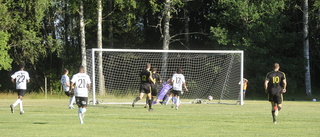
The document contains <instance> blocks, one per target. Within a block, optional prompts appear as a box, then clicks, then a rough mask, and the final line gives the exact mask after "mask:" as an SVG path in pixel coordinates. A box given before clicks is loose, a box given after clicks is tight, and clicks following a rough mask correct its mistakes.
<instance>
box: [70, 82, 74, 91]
mask: <svg viewBox="0 0 320 137" xmlns="http://www.w3.org/2000/svg"><path fill="white" fill-rule="evenodd" d="M73 85H74V83H73V82H71V84H70V90H72V89H74V86H73Z"/></svg>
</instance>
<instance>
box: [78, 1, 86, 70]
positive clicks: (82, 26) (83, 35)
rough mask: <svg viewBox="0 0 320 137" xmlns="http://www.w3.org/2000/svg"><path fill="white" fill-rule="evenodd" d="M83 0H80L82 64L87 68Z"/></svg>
mask: <svg viewBox="0 0 320 137" xmlns="http://www.w3.org/2000/svg"><path fill="white" fill-rule="evenodd" d="M83 14H84V11H83V0H80V11H79V15H80V40H81V42H80V44H81V56H82V60H81V62H82V63H81V64H82V66H83V67H84V68H85V72H86V70H87V55H86V35H85V22H84V15H83Z"/></svg>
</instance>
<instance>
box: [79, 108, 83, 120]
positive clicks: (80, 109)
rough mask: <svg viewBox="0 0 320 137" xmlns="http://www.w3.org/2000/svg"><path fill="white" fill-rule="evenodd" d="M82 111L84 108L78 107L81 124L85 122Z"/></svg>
mask: <svg viewBox="0 0 320 137" xmlns="http://www.w3.org/2000/svg"><path fill="white" fill-rule="evenodd" d="M81 112H82V108H79V109H78V116H79V120H80V124H83V119H82V116H83V115H82V113H81Z"/></svg>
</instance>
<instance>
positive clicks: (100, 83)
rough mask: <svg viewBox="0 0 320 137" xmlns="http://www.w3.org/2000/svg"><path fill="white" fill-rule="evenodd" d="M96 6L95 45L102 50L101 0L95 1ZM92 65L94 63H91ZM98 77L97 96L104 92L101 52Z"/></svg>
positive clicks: (100, 53)
mask: <svg viewBox="0 0 320 137" xmlns="http://www.w3.org/2000/svg"><path fill="white" fill-rule="evenodd" d="M97 2H98V3H97V6H98V22H97V23H98V24H97V27H98V29H97V43H98V48H99V49H102V0H98V1H97ZM93 63H94V62H93ZM98 71H99V72H98V75H99V94H100V95H105V90H104V85H105V84H104V76H103V66H102V52H99V53H98Z"/></svg>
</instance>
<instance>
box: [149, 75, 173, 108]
mask: <svg viewBox="0 0 320 137" xmlns="http://www.w3.org/2000/svg"><path fill="white" fill-rule="evenodd" d="M171 88H172V85H171V79H168V80H167V82H164V83H163V86H162V89H161V90H160V93H159V95H158V98H157V100H156V101H153V104H157V103H159V102H160V100H163V98H164V97H165V96H166V94H167V93H168V91H169V90H170V89H171Z"/></svg>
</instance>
